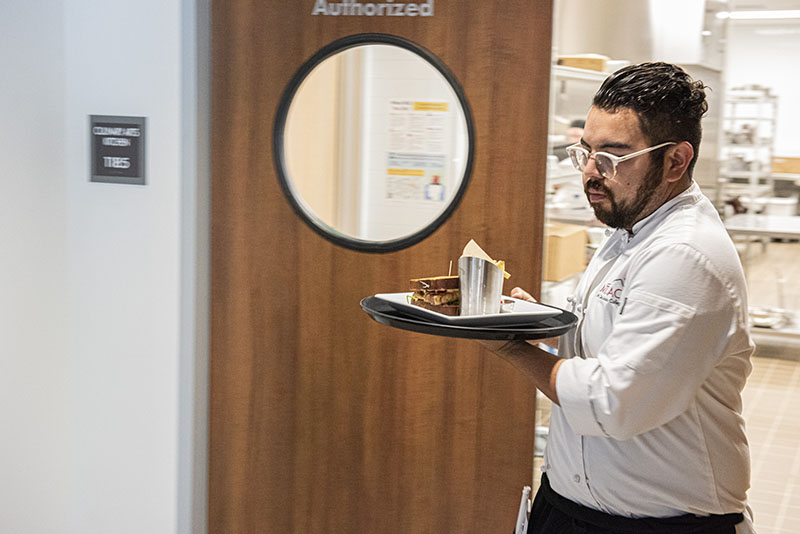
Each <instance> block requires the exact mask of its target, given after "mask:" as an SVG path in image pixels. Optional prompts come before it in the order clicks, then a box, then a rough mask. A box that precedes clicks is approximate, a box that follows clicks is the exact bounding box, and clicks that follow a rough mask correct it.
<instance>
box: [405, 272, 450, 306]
mask: <svg viewBox="0 0 800 534" xmlns="http://www.w3.org/2000/svg"><path fill="white" fill-rule="evenodd" d="M409 289H410V290H411V291H413V292H414V293H413V294H412V295H410V296H409V300H410V301H411V304H414V305H416V306H419V307H421V308H425V309H427V310H431V311H435V312H439V313H441V314H444V315H458V314H459V313H460V311H461V306H460V300H461V292H460V291H459V284H458V275H454V276H434V277H431V278H413V279H411V280H410V281H409Z"/></svg>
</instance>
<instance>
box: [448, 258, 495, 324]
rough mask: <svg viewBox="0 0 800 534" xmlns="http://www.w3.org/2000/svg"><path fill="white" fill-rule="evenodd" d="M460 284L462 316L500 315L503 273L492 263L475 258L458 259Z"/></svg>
mask: <svg viewBox="0 0 800 534" xmlns="http://www.w3.org/2000/svg"><path fill="white" fill-rule="evenodd" d="M458 283H459V288H460V291H461V312H460V315H487V314H490V313H500V300H501V298H502V293H503V271H502V270H501V269H500V267H498V266H497V265H495V264H494V263H492V262H490V261H486V260H484V259H483V258H476V257H474V256H462V257H460V258H459V259H458Z"/></svg>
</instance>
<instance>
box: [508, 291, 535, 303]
mask: <svg viewBox="0 0 800 534" xmlns="http://www.w3.org/2000/svg"><path fill="white" fill-rule="evenodd" d="M511 296H512V297H514V298H515V299H521V300H527V301H528V302H536V299H535V298H533V296H531V294H530V293H528V292H527V291H525V290H524V289H522V288H521V287H515V288H514V289H512V290H511Z"/></svg>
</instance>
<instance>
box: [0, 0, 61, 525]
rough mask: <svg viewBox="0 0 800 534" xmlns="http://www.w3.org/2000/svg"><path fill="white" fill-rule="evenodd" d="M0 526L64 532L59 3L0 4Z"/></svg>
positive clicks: (8, 2)
mask: <svg viewBox="0 0 800 534" xmlns="http://www.w3.org/2000/svg"><path fill="white" fill-rule="evenodd" d="M0 13H2V15H0V72H2V81H0V117H1V118H0V280H2V282H0V532H3V533H4V534H17V533H28V532H35V533H37V534H49V533H60V532H63V529H62V524H63V519H64V514H65V503H66V492H65V491H64V488H65V487H66V483H67V478H66V476H67V459H68V451H67V450H66V448H65V444H66V440H65V438H66V436H67V435H68V432H69V421H68V417H67V414H68V412H69V409H68V406H67V405H66V398H67V397H66V387H67V381H66V372H67V362H66V359H65V350H64V346H65V345H66V315H65V313H66V299H65V297H66V290H65V287H66V285H67V284H66V281H67V273H66V252H65V250H66V239H65V238H66V231H65V228H64V221H65V213H66V201H65V197H64V190H65V184H64V178H63V169H64V148H65V147H64V145H63V131H64V106H63V89H64V61H63V58H64V55H63V46H62V43H63V34H64V32H63V29H62V11H61V5H60V2H10V1H7V2H3V4H2V8H1V9H0Z"/></svg>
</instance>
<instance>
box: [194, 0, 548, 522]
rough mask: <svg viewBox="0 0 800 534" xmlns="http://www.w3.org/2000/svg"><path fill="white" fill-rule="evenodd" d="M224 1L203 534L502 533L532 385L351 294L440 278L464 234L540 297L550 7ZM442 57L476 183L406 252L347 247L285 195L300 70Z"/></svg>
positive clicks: (216, 92)
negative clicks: (374, 37) (380, 317)
mask: <svg viewBox="0 0 800 534" xmlns="http://www.w3.org/2000/svg"><path fill="white" fill-rule="evenodd" d="M313 6H314V2H313V0H303V1H296V2H295V1H285V0H282V1H277V0H269V1H265V0H258V1H256V0H231V1H226V2H214V3H213V6H212V9H213V11H212V56H213V84H212V110H211V113H212V154H211V157H212V180H213V184H212V273H211V276H212V291H211V301H212V302H211V325H212V330H211V376H210V380H211V382H210V383H211V394H210V396H211V401H210V410H211V414H210V436H209V442H210V451H209V457H210V460H209V461H210V465H209V507H208V513H209V517H208V529H209V532H211V533H215V534H217V533H248V534H252V533H281V534H285V533H301V532H302V533H433V532H436V533H441V532H452V533H481V534H485V533H493V532H497V533H508V532H511V531H512V529H513V525H514V521H515V519H516V512H517V507H518V505H519V496H520V493H521V489H522V486H523V485H526V484H530V483H531V473H532V465H533V441H534V410H535V390H534V389H533V388H532V387H531V386H530V385H529V384H528V383H526V382H525V381H524V379H523V378H522V377H521V376H518V375H517V374H516V373H515V372H514V371H513V369H512V368H511V367H510V366H507V365H506V364H505V363H503V362H502V361H500V360H497V359H495V358H494V357H493V356H492V355H490V354H488V353H487V352H485V351H483V350H482V349H481V348H480V347H479V345H478V344H477V343H476V342H472V341H468V340H455V339H445V338H440V337H434V336H427V335H422V334H415V333H411V332H405V331H400V330H395V329H392V328H389V327H386V326H383V325H380V324H378V323H376V322H375V321H373V320H372V319H371V318H370V317H369V316H368V315H367V314H366V313H364V312H363V311H362V310H361V309H360V307H359V300H360V299H361V298H363V297H365V296H368V295H372V294H375V293H380V292H393V291H404V290H405V289H406V284H407V281H408V279H410V278H417V277H421V276H435V275H442V274H447V269H448V264H449V262H450V260H451V259H452V260H453V261H454V262H455V260H456V259H457V258H458V256H459V255H460V253H461V250H462V248H463V247H464V245H465V244H466V243H467V241H469V239H471V238H474V239H475V240H476V241H477V242H478V243H479V244H480V245H481V246H483V247H484V249H486V250H487V252H489V254H492V255H493V256H495V257H497V258H499V259H504V260H506V269H507V270H508V271H509V272H511V274H512V278H511V279H510V280H508V281H506V285H505V293H506V294H508V292H509V291H510V289H511V288H512V287H513V286H514V285H520V286H523V287H526V288H529V289H533V290H534V293H535V292H537V291H538V286H539V281H540V279H541V250H542V235H541V234H542V225H543V205H544V181H545V167H546V163H545V162H546V148H547V147H546V141H547V111H548V94H549V93H548V91H549V65H550V50H551V34H550V31H551V9H552V6H551V4H550V2H549V1H538V0H537V1H528V0H524V1H523V0H517V1H504V2H487V1H485V0H469V1H466V0H461V1H456V0H449V1H445V0H438V1H436V3H435V15H434V16H433V17H424V18H422V17H415V18H409V17H345V16H339V17H330V16H328V17H322V16H312V15H311V11H312V8H313ZM367 32H378V33H390V34H394V35H399V36H402V37H406V38H408V39H411V40H412V41H414V42H416V43H418V44H420V45H422V46H424V47H425V48H427V49H428V50H430V51H431V52H433V53H434V54H436V55H437V56H438V57H440V58H441V59H442V60H443V61H444V62H445V63H446V64H447V65H448V66H449V68H450V69H451V70H452V71H453V73H454V74H455V76H456V78H457V79H458V80H459V81H460V83H461V84H462V86H463V88H464V90H465V92H466V96H467V99H468V101H469V103H470V106H471V109H472V113H473V118H474V125H475V134H476V139H475V149H476V152H475V159H474V171H473V176H472V181H471V184H470V186H469V188H468V189H467V191H466V194H465V196H464V198H463V200H462V203H461V205H460V206H459V207H458V209H457V210H456V211H455V212H454V214H453V216H452V217H451V219H450V220H449V221H447V222H446V223H445V224H444V225H443V226H442V227H441V228H439V229H438V230H437V231H436V232H435V233H433V235H431V236H430V237H429V238H427V239H426V240H424V241H423V242H421V243H419V244H417V245H415V246H412V247H410V248H408V249H406V250H403V251H400V252H395V253H389V254H367V253H361V252H354V251H350V250H346V249H343V248H340V247H337V246H336V245H334V244H332V243H330V242H328V241H327V240H325V239H323V238H321V237H320V236H318V235H317V234H316V233H315V232H313V231H312V230H311V229H309V228H308V227H307V226H305V224H304V223H303V222H302V221H301V220H300V219H299V218H298V217H297V216H296V215H295V214H294V212H293V211H292V209H291V208H290V205H289V203H288V202H287V201H286V199H285V197H284V196H283V194H282V192H281V189H280V187H279V184H278V179H277V177H276V173H275V170H274V164H273V157H272V151H271V146H272V127H273V122H274V120H275V113H276V108H277V105H278V101H279V99H280V96H281V94H282V92H283V90H284V88H285V86H286V84H287V83H288V82H289V80H290V78H291V77H292V75H293V74H294V72H295V71H296V70H297V69H298V68H299V67H300V65H301V64H302V63H303V62H304V61H305V60H306V59H307V58H309V57H310V56H311V55H312V54H313V53H314V52H316V51H317V50H318V49H319V48H321V47H323V46H324V45H326V44H329V43H330V42H332V41H334V40H336V39H338V38H341V37H344V36H347V35H352V34H357V33H367Z"/></svg>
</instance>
